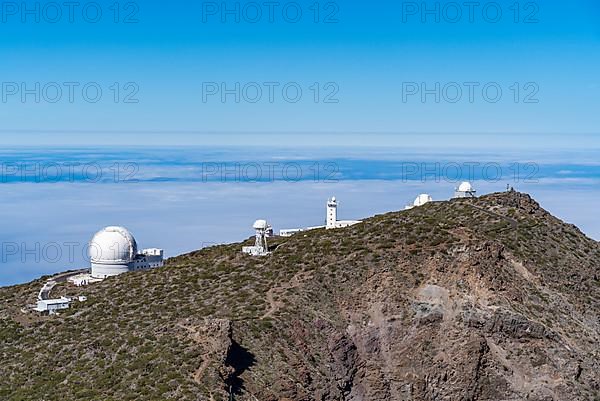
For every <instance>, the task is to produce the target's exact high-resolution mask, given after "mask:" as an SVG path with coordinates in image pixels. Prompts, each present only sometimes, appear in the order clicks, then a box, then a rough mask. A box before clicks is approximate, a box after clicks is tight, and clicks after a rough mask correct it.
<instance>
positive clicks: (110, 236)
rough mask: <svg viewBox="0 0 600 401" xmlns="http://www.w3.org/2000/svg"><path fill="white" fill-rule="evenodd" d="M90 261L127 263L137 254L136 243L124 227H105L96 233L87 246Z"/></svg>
mask: <svg viewBox="0 0 600 401" xmlns="http://www.w3.org/2000/svg"><path fill="white" fill-rule="evenodd" d="M89 253H90V258H91V260H92V262H97V263H98V262H99V263H102V262H104V263H106V262H124V263H129V262H131V261H133V259H135V256H136V255H137V243H136V242H135V238H134V237H133V235H132V234H131V233H130V232H129V230H127V229H126V228H124V227H106V228H104V229H102V230H100V231H98V232H97V233H96V235H94V238H92V241H91V242H90V247H89Z"/></svg>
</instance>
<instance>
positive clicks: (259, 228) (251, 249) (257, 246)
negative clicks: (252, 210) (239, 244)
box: [242, 220, 273, 256]
mask: <svg viewBox="0 0 600 401" xmlns="http://www.w3.org/2000/svg"><path fill="white" fill-rule="evenodd" d="M252 228H254V230H255V231H256V239H255V241H254V246H245V247H243V248H242V252H244V253H247V254H248V255H252V256H265V255H268V254H269V244H268V243H267V237H268V236H269V235H270V233H272V232H273V228H272V227H271V226H270V225H269V223H267V221H266V220H256V221H255V222H254V225H253V226H252Z"/></svg>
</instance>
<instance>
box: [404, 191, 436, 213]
mask: <svg viewBox="0 0 600 401" xmlns="http://www.w3.org/2000/svg"><path fill="white" fill-rule="evenodd" d="M429 202H433V198H432V197H431V195H429V194H421V195H419V196H417V198H416V199H415V200H414V202H413V204H412V205H408V206H406V207H405V208H404V210H410V209H413V208H415V207H419V206H423V205H425V204H427V203H429Z"/></svg>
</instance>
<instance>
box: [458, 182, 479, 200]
mask: <svg viewBox="0 0 600 401" xmlns="http://www.w3.org/2000/svg"><path fill="white" fill-rule="evenodd" d="M476 197H477V191H475V189H474V188H473V185H471V183H470V182H467V181H465V182H463V183H461V184H460V185H459V186H458V188H456V190H455V191H454V198H476Z"/></svg>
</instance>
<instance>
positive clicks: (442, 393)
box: [0, 192, 600, 401]
mask: <svg viewBox="0 0 600 401" xmlns="http://www.w3.org/2000/svg"><path fill="white" fill-rule="evenodd" d="M274 245H275V246H276V249H275V250H274V253H273V254H272V255H271V256H269V257H265V258H251V257H248V256H244V255H242V254H241V253H240V252H239V249H240V246H241V245H240V244H234V245H230V246H220V247H214V248H210V249H205V250H202V251H198V252H194V253H192V254H188V255H183V256H180V257H177V258H174V259H172V260H170V261H169V263H168V266H166V267H165V268H162V269H157V270H154V271H150V272H138V273H131V274H126V275H123V276H119V277H115V278H112V279H109V280H106V281H105V282H103V283H101V284H97V285H93V286H90V287H87V288H85V289H83V290H82V289H74V288H69V287H67V286H65V285H62V286H60V287H59V288H58V290H57V291H58V292H59V293H64V294H69V295H76V294H77V295H79V294H85V295H87V296H88V297H89V301H88V302H86V303H77V304H75V305H74V307H73V308H72V309H70V310H69V311H68V312H66V313H64V314H62V315H60V316H57V317H43V318H39V317H36V316H35V315H33V314H31V313H24V312H23V311H21V310H20V308H21V307H22V306H23V305H25V304H27V303H31V302H33V300H34V299H35V296H36V292H37V289H38V288H39V285H40V283H41V281H37V282H34V283H30V284H28V285H22V286H16V287H11V288H4V289H0V300H1V303H0V377H2V380H0V399H2V400H35V401H40V400H64V401H67V400H98V401H99V400H102V401H108V400H114V401H117V400H119V401H121V400H169V399H172V400H228V399H235V400H260V401H269V400H273V401H275V400H279V401H284V400H287V401H291V400H294V401H296V400H327V401H329V400H348V401H350V400H352V401H359V400H373V401H379V400H381V401H383V400H386V401H387V400H414V401H417V400H418V401H421V400H422V401H425V400H428V401H433V400H447V401H463V400H464V401H467V400H471V401H475V400H477V401H484V400H506V401H508V400H532V401H550V400H554V401H567V400H568V401H576V400H582V401H583V400H600V373H599V371H600V363H599V356H600V352H599V346H598V344H599V340H600V321H599V318H598V316H599V315H598V311H599V299H600V282H599V275H600V272H599V269H600V246H599V244H598V243H597V242H595V241H593V240H591V239H589V238H587V237H586V236H584V235H583V234H582V233H581V232H580V231H579V230H578V229H577V228H576V227H574V226H572V225H568V224H565V223H562V222H561V221H559V220H558V219H556V218H554V217H552V216H551V215H550V214H548V213H547V212H546V211H544V210H543V209H542V208H541V207H540V206H539V205H538V204H537V203H536V202H535V201H534V200H532V199H531V198H530V197H529V196H527V195H524V194H520V193H516V192H510V193H502V194H493V195H489V196H484V197H481V198H478V199H469V200H453V201H450V202H439V203H431V204H427V205H425V206H423V207H420V208H416V209H413V210H410V211H403V212H397V213H389V214H386V215H381V216H376V217H373V218H371V219H368V220H366V221H365V222H364V223H363V224H360V225H357V226H354V227H351V228H347V229H341V230H335V231H325V230H317V231H312V232H308V233H307V234H306V235H298V236H296V237H292V238H289V239H278V240H277V241H275V244H274Z"/></svg>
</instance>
